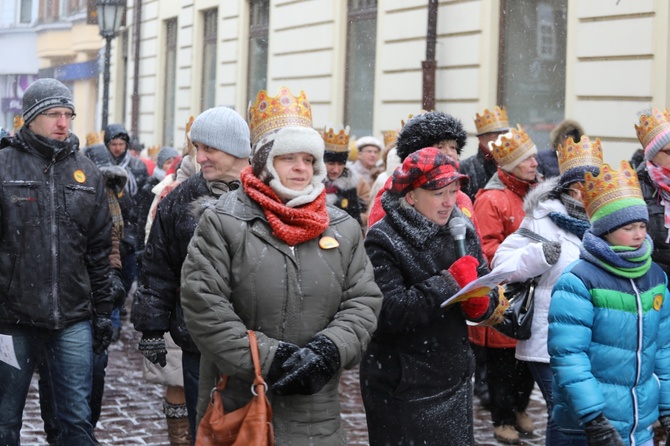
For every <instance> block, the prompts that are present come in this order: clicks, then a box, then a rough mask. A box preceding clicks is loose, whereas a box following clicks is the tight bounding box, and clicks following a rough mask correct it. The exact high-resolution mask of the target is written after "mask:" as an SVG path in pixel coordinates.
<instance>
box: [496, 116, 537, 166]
mask: <svg viewBox="0 0 670 446" xmlns="http://www.w3.org/2000/svg"><path fill="white" fill-rule="evenodd" d="M517 127H518V130H517V129H515V128H511V129H510V130H509V132H507V133H505V134H504V135H500V136H499V137H498V139H497V140H496V141H492V142H490V143H489V147H490V148H491V154H492V155H493V158H494V159H495V160H496V162H497V163H498V165H499V166H506V165H508V164H511V163H514V162H516V161H518V160H523V158H525V157H526V153H528V151H529V150H531V149H532V148H533V146H535V144H534V143H533V141H532V140H531V139H530V136H528V134H527V133H526V131H525V130H524V129H523V127H521V124H517ZM517 164H518V163H517Z"/></svg>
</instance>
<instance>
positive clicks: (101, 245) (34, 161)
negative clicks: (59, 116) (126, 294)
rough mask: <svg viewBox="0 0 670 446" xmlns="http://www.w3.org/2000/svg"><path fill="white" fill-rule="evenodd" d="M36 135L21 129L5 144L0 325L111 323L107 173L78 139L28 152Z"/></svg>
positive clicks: (0, 171) (0, 166)
mask: <svg viewBox="0 0 670 446" xmlns="http://www.w3.org/2000/svg"><path fill="white" fill-rule="evenodd" d="M31 135H32V132H30V130H28V129H27V128H25V127H23V128H22V129H21V131H20V132H19V135H18V136H17V137H11V138H10V137H6V138H3V139H2V141H0V149H2V150H0V179H1V181H2V191H0V323H2V324H20V325H27V326H32V327H40V328H47V329H62V328H65V327H67V326H69V325H72V324H74V323H76V322H80V321H83V320H88V319H91V318H92V316H93V315H95V314H98V315H101V316H107V317H108V316H109V315H110V314H111V312H112V307H113V302H112V297H111V293H110V281H109V272H110V266H109V254H110V252H111V249H112V233H111V231H112V220H111V217H110V215H109V207H108V205H107V193H106V190H105V186H104V182H103V177H102V174H101V173H100V171H99V170H98V169H97V168H96V167H95V165H94V164H93V162H91V161H90V160H89V159H88V158H86V157H85V156H83V155H82V154H81V153H80V152H79V141H78V140H77V137H76V136H74V135H71V136H70V139H71V141H70V143H69V144H68V145H67V146H65V147H64V148H61V149H59V150H57V149H55V148H53V147H49V146H46V145H37V144H34V143H33V144H31V145H30V146H29V145H28V143H27V141H28V140H29V139H28V138H29V137H30V136H31ZM33 138H34V136H33ZM46 141H49V140H46Z"/></svg>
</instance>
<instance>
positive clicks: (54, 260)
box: [44, 156, 60, 327]
mask: <svg viewBox="0 0 670 446" xmlns="http://www.w3.org/2000/svg"><path fill="white" fill-rule="evenodd" d="M54 162H56V157H55V156H54V159H53V160H52V164H50V165H49V166H47V168H46V169H45V171H44V173H47V171H48V172H49V194H50V197H49V198H50V201H51V203H50V206H49V214H50V217H51V300H52V305H53V309H54V310H53V316H54V322H55V326H56V327H58V326H59V324H60V322H59V320H60V314H59V310H58V308H59V307H58V241H57V237H58V228H57V225H56V203H55V199H56V185H55V184H54V182H55V180H56V179H55V176H54V171H53V170H49V167H51V166H52V165H53V163H54Z"/></svg>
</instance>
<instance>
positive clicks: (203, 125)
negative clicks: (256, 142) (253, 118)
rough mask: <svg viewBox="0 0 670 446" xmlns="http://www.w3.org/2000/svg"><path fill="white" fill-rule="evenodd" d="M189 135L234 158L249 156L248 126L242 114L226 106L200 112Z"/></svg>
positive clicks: (192, 138) (195, 140) (192, 139)
mask: <svg viewBox="0 0 670 446" xmlns="http://www.w3.org/2000/svg"><path fill="white" fill-rule="evenodd" d="M189 137H190V138H191V141H192V142H194V143H195V142H199V143H201V144H205V145H207V146H209V147H212V148H214V149H217V150H221V151H222V152H226V153H228V154H229V155H232V156H234V157H236V158H249V155H250V154H251V140H250V137H249V126H248V125H247V123H246V122H245V121H244V119H243V118H242V116H240V114H239V113H237V112H236V111H235V110H233V109H231V108H228V107H215V108H210V109H209V110H205V111H204V112H202V113H200V115H198V117H197V118H195V120H194V121H193V125H191V132H190V133H189Z"/></svg>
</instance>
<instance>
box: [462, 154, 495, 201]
mask: <svg viewBox="0 0 670 446" xmlns="http://www.w3.org/2000/svg"><path fill="white" fill-rule="evenodd" d="M459 170H460V172H461V173H463V174H465V175H467V176H468V177H470V181H469V182H468V183H467V184H466V185H465V187H462V188H461V190H463V192H465V194H466V195H467V196H468V197H470V200H471V201H472V202H473V203H474V202H475V195H477V192H479V190H480V189H483V188H484V186H486V183H488V182H489V180H490V179H491V178H492V177H493V175H495V174H496V172H497V171H498V165H497V164H496V161H495V160H494V159H493V157H492V156H491V157H488V158H487V157H486V155H484V152H482V150H481V149H479V150H477V154H476V155H473V156H471V157H470V158H467V159H465V160H463V161H461V163H460V169H459Z"/></svg>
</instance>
